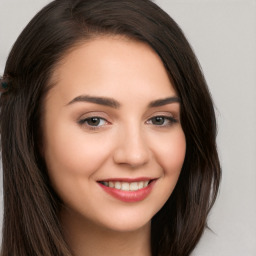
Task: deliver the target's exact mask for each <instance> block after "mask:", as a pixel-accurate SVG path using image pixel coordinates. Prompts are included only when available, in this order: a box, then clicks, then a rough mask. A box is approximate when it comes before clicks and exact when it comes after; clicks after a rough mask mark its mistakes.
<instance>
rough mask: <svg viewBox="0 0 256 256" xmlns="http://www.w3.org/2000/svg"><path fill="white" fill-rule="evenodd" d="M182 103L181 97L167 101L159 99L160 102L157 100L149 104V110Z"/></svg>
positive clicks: (170, 98) (169, 98) (167, 99)
mask: <svg viewBox="0 0 256 256" xmlns="http://www.w3.org/2000/svg"><path fill="white" fill-rule="evenodd" d="M175 102H177V103H180V98H179V97H176V96H174V97H168V98H165V99H159V100H155V101H152V102H150V103H149V105H148V107H149V108H154V107H161V106H164V105H167V104H170V103H175Z"/></svg>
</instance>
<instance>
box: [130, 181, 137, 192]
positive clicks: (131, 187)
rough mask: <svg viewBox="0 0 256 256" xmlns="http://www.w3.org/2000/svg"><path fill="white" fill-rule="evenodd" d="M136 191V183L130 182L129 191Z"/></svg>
mask: <svg viewBox="0 0 256 256" xmlns="http://www.w3.org/2000/svg"><path fill="white" fill-rule="evenodd" d="M138 189H139V186H138V182H132V183H131V184H130V190H131V191H135V190H138Z"/></svg>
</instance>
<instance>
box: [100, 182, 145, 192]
mask: <svg viewBox="0 0 256 256" xmlns="http://www.w3.org/2000/svg"><path fill="white" fill-rule="evenodd" d="M100 183H101V184H102V185H104V186H106V187H110V188H115V189H119V190H123V191H137V190H139V189H143V188H145V187H147V186H148V184H149V183H150V180H147V181H138V182H122V181H101V182H100Z"/></svg>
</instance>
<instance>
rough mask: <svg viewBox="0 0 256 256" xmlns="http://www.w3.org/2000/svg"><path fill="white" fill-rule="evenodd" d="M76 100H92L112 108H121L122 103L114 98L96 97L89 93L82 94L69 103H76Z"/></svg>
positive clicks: (91, 101)
mask: <svg viewBox="0 0 256 256" xmlns="http://www.w3.org/2000/svg"><path fill="white" fill-rule="evenodd" d="M76 102H90V103H95V104H99V105H103V106H107V107H112V108H120V106H121V104H120V103H119V102H117V101H116V100H114V99H112V98H106V97H95V96H89V95H80V96H77V97H75V98H74V99H72V100H71V101H70V102H69V103H68V104H67V105H71V104H74V103H76Z"/></svg>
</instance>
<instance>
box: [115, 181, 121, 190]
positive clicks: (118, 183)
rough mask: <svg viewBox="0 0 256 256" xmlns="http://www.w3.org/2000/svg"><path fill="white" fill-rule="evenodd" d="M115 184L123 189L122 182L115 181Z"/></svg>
mask: <svg viewBox="0 0 256 256" xmlns="http://www.w3.org/2000/svg"><path fill="white" fill-rule="evenodd" d="M114 184H115V188H116V189H121V188H122V184H121V182H119V181H117V182H114Z"/></svg>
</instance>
